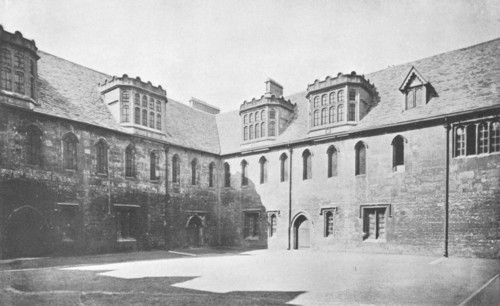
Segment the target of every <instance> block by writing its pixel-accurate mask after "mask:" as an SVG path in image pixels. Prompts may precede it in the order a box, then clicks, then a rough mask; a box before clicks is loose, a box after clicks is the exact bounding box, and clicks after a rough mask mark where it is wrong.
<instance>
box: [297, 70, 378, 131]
mask: <svg viewBox="0 0 500 306" xmlns="http://www.w3.org/2000/svg"><path fill="white" fill-rule="evenodd" d="M376 96H377V93H376V89H375V86H374V85H373V84H370V81H369V80H366V79H365V77H364V76H363V75H358V74H356V72H354V71H353V72H351V74H342V73H339V74H338V75H337V76H336V77H333V78H332V77H330V76H327V77H326V78H325V80H323V81H319V80H315V81H314V83H312V84H309V85H308V86H307V94H306V97H307V98H308V99H309V132H317V133H321V131H328V133H332V132H334V131H343V130H346V129H348V128H349V127H351V126H354V125H356V124H357V123H358V122H359V121H360V120H361V119H363V118H364V116H366V114H368V112H369V111H370V109H371V108H372V107H373V106H374V105H375V103H376V102H377V101H376Z"/></svg>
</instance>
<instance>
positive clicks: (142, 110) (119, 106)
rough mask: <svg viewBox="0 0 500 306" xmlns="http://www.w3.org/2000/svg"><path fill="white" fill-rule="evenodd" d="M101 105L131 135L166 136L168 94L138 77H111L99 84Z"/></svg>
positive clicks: (159, 87)
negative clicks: (164, 134) (105, 106)
mask: <svg viewBox="0 0 500 306" xmlns="http://www.w3.org/2000/svg"><path fill="white" fill-rule="evenodd" d="M99 89H100V91H101V95H102V97H103V100H104V103H105V104H106V105H107V106H108V108H109V110H110V111H111V114H112V115H113V117H114V118H115V119H116V121H117V122H119V123H120V125H121V126H122V127H123V128H125V129H126V130H128V131H129V132H132V133H139V134H147V135H148V136H152V137H155V134H163V133H164V132H165V126H166V125H165V114H166V104H167V92H166V91H165V90H164V89H163V88H162V87H161V85H160V86H153V85H152V84H151V82H147V83H146V82H143V81H141V79H140V78H139V77H136V78H129V77H128V76H127V75H126V74H124V75H123V76H122V77H115V76H114V77H112V78H111V79H109V80H105V81H104V83H102V84H99Z"/></svg>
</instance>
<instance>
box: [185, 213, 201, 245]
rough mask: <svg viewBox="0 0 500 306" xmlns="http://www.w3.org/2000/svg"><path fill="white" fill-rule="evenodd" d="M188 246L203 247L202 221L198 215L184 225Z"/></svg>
mask: <svg viewBox="0 0 500 306" xmlns="http://www.w3.org/2000/svg"><path fill="white" fill-rule="evenodd" d="M186 231H187V238H188V245H189V246H191V247H199V246H202V245H203V220H202V219H201V218H200V217H199V216H198V215H193V216H191V217H190V218H189V219H188V222H187V224H186Z"/></svg>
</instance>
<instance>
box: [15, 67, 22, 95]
mask: <svg viewBox="0 0 500 306" xmlns="http://www.w3.org/2000/svg"><path fill="white" fill-rule="evenodd" d="M14 91H15V92H17V93H20V94H24V73H22V72H16V74H15V76H14Z"/></svg>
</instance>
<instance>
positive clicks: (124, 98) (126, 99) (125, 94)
mask: <svg viewBox="0 0 500 306" xmlns="http://www.w3.org/2000/svg"><path fill="white" fill-rule="evenodd" d="M129 102H130V92H129V91H128V90H122V103H124V104H128V103H129Z"/></svg>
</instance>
